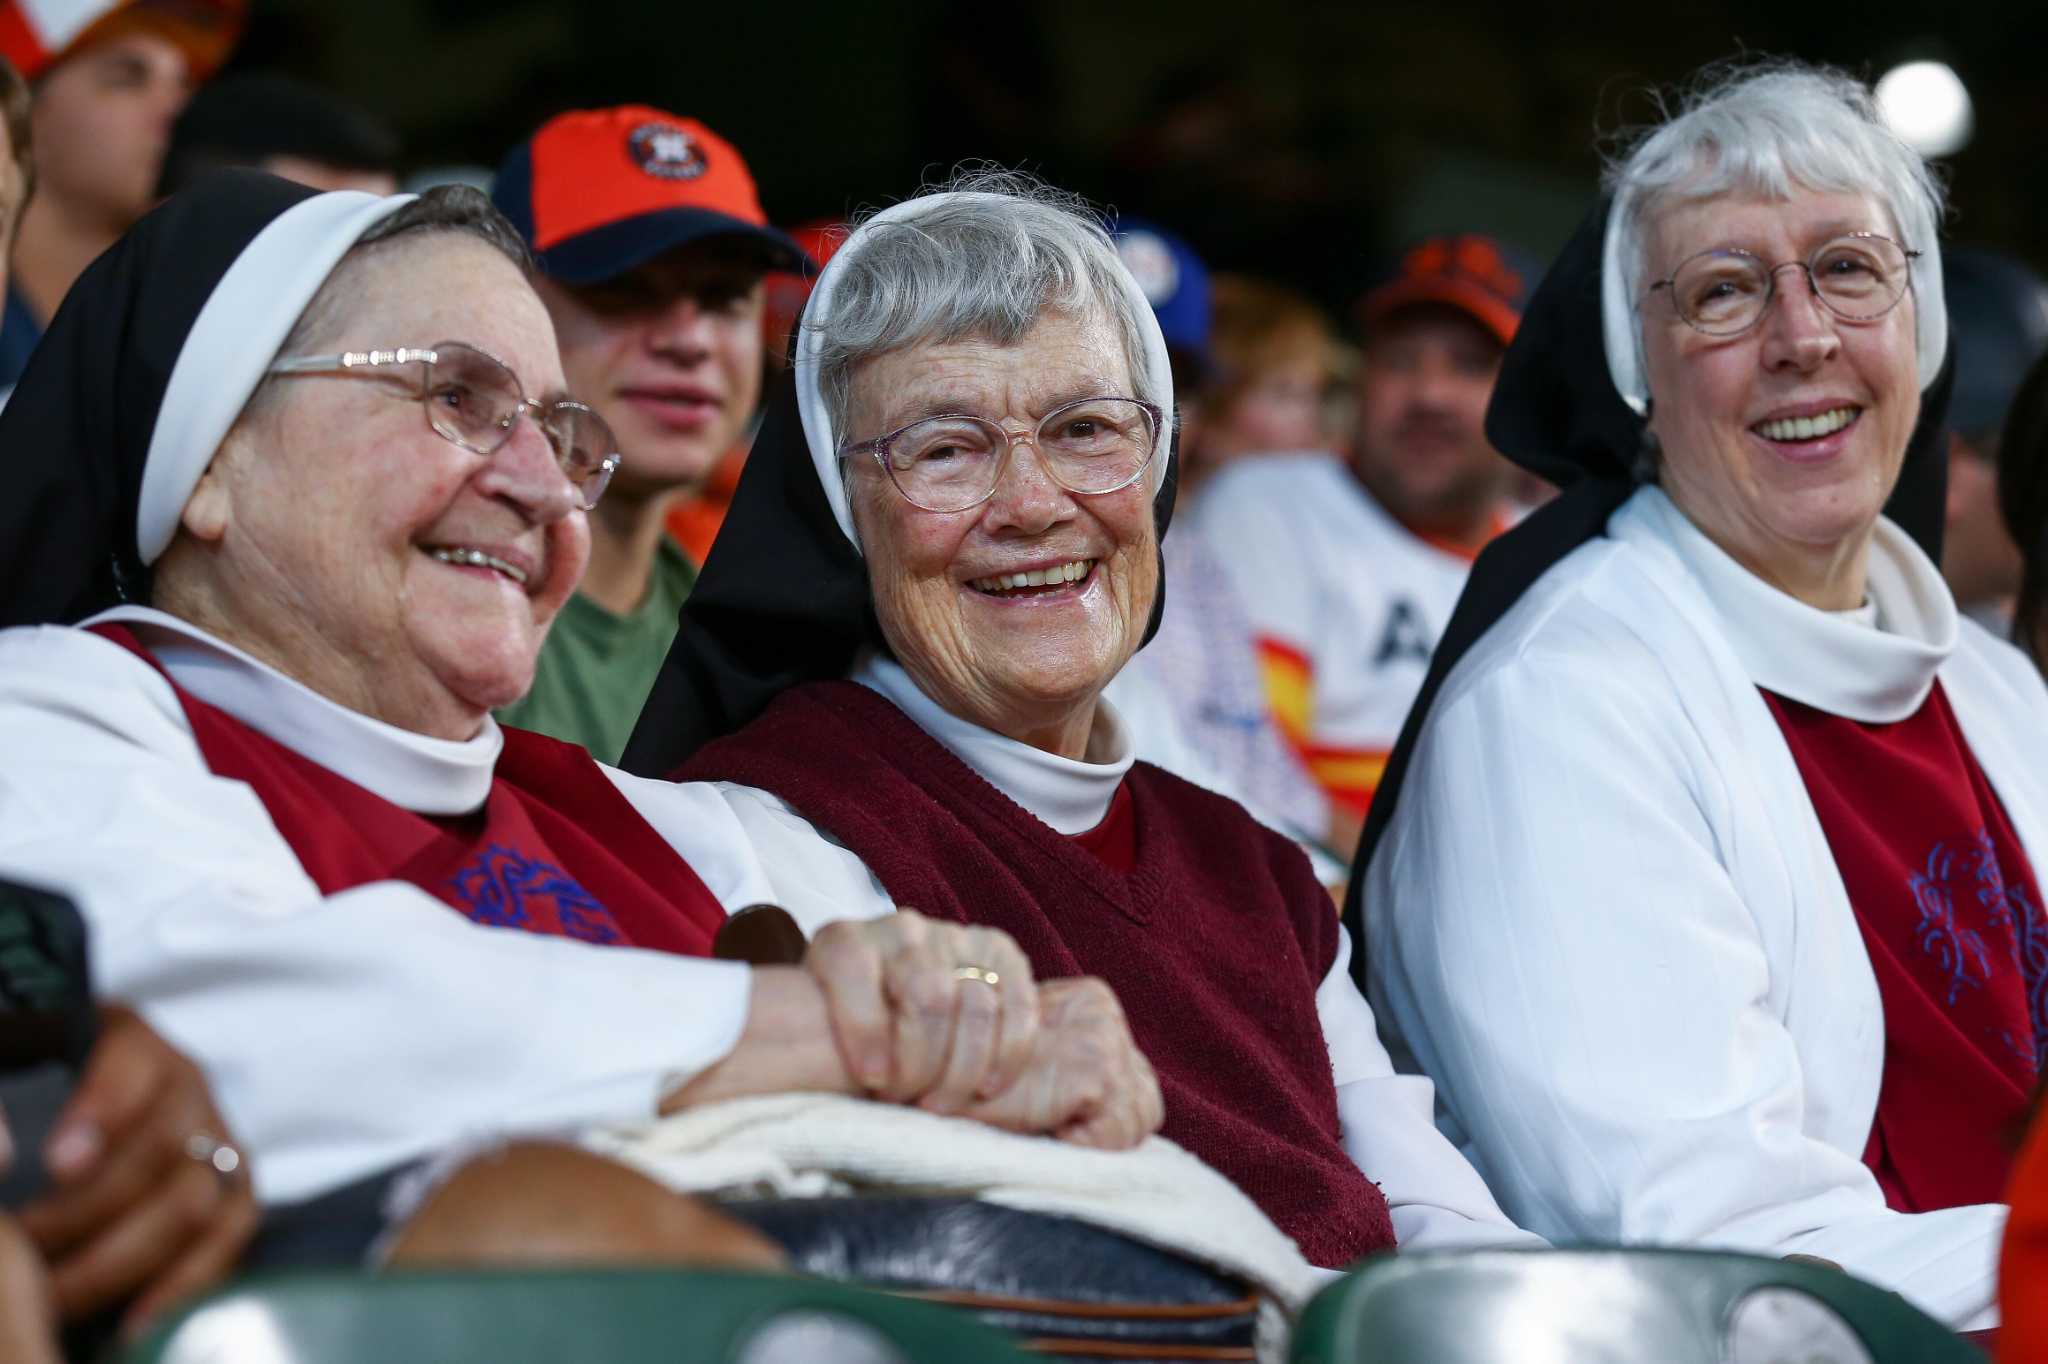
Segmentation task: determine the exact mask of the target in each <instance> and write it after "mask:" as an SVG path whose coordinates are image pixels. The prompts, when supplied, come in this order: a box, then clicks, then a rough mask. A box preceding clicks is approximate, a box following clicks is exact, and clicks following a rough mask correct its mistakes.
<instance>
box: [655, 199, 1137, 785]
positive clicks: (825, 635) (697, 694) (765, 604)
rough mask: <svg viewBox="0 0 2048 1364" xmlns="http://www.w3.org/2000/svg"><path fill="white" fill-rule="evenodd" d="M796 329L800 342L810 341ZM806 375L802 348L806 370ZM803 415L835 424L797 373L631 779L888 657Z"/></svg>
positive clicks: (768, 423) (846, 249)
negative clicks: (859, 659)
mask: <svg viewBox="0 0 2048 1364" xmlns="http://www.w3.org/2000/svg"><path fill="white" fill-rule="evenodd" d="M946 197H948V196H945V195H927V196H924V197H922V198H918V199H910V200H906V201H905V202H903V203H901V204H898V205H896V206H895V207H894V208H891V209H888V210H885V211H884V212H883V213H881V214H879V215H877V216H876V217H875V218H873V219H870V220H869V222H868V223H867V224H864V225H863V226H862V228H861V229H860V230H859V231H857V232H856V233H855V234H854V235H853V236H852V237H850V238H849V239H848V240H847V242H846V243H845V244H844V245H843V246H841V247H840V249H839V251H838V253H837V254H835V255H834V256H833V258H832V262H831V263H830V264H829V265H827V266H826V268H825V273H824V275H823V276H822V277H821V278H820V280H819V282H818V288H817V290H816V292H814V293H813V294H812V295H811V298H810V301H809V303H808V304H806V307H805V315H804V319H803V322H802V323H800V324H799V325H800V326H803V327H810V326H811V324H813V323H814V322H815V320H816V319H815V317H814V311H815V310H816V309H818V308H819V307H821V306H829V299H830V297H831V291H832V288H833V285H834V283H835V280H836V277H837V274H838V272H839V271H841V270H844V269H845V268H846V265H847V262H848V261H849V260H850V259H852V257H853V256H854V255H856V254H857V253H858V251H859V250H860V246H861V235H862V233H864V232H868V231H871V230H873V229H875V228H876V227H878V226H886V225H888V224H889V223H891V222H901V221H903V220H905V219H914V218H915V216H916V215H917V213H918V212H919V211H920V208H921V206H925V205H929V204H931V203H933V202H935V201H937V200H941V199H944V198H946ZM1111 259H1113V260H1114V259H1115V257H1114V255H1113V254H1112V257H1111ZM1115 268H1116V270H1117V271H1118V272H1119V275H1118V277H1119V280H1120V281H1121V282H1122V284H1123V286H1124V288H1125V292H1126V294H1127V295H1128V296H1129V298H1130V299H1131V300H1132V302H1133V305H1134V306H1133V315H1134V316H1135V317H1136V319H1137V322H1138V325H1139V326H1140V327H1141V328H1143V329H1145V335H1144V336H1143V337H1142V338H1140V339H1141V340H1142V342H1143V343H1144V348H1145V350H1146V352H1147V364H1148V365H1149V367H1150V368H1151V369H1152V370H1153V371H1154V373H1153V375H1152V384H1153V386H1154V387H1153V391H1154V392H1155V393H1161V394H1163V395H1164V398H1165V402H1164V403H1163V404H1162V405H1163V406H1166V407H1169V408H1170V407H1171V399H1172V382H1171V378H1170V372H1169V367H1168V365H1167V361H1166V343H1165V340H1164V338H1163V337H1162V336H1161V335H1160V334H1159V324H1158V321H1157V320H1156V319H1155V318H1154V317H1153V314H1152V308H1151V305H1150V304H1149V303H1148V302H1146V300H1145V296H1144V293H1143V291H1142V290H1141V289H1139V287H1138V284H1137V282H1136V281H1135V280H1133V279H1130V278H1129V271H1127V270H1125V269H1124V267H1123V265H1122V263H1121V261H1118V262H1117V264H1116V267H1115ZM799 335H800V338H804V339H800V341H799V346H800V347H801V346H802V345H803V344H804V340H807V339H808V335H809V334H808V333H804V332H800V333H799ZM804 372H805V371H804V360H803V353H802V351H801V349H800V350H799V356H798V373H799V375H802V374H804ZM807 415H808V417H809V419H810V425H811V426H812V427H814V428H816V429H817V431H819V432H826V431H828V430H829V419H828V418H827V417H826V416H825V415H824V404H823V400H822V399H821V398H820V397H819V395H818V393H817V391H816V388H815V384H814V383H812V384H811V386H810V387H808V388H806V387H804V386H803V385H800V384H799V383H798V382H796V381H795V380H794V379H793V378H792V379H784V380H782V381H780V382H778V383H777V384H776V385H775V390H774V392H773V394H772V395H771V396H770V398H769V400H768V408H767V412H766V415H765V416H764V418H763V420H762V423H761V430H760V433H759V434H758V435H757V436H756V437H755V439H754V446H753V450H752V451H751V453H749V454H748V456H747V463H746V469H745V471H744V472H742V473H741V475H740V482H739V487H738V488H737V489H736V490H735V492H734V494H733V501H732V507H731V509H730V510H729V511H728V512H727V513H726V518H725V522H724V524H723V525H722V526H721V527H720V528H719V532H718V538H717V539H716V540H715V541H713V543H712V546H711V553H710V554H709V555H708V556H706V558H705V561H704V569H703V572H702V573H700V574H699V575H698V578H697V582H696V585H695V586H694V587H692V588H691V589H690V595H689V597H688V599H687V600H685V601H684V603H683V608H682V612H681V616H680V618H679V624H678V628H677V630H676V637H675V642H674V643H673V644H672V645H671V646H670V647H669V653H668V657H667V658H666V659H665V660H664V661H663V662H662V665H661V671H660V672H659V673H658V674H656V676H655V679H654V687H653V689H652V691H651V692H650V693H649V694H648V697H647V703H646V705H645V706H644V707H643V708H642V709H641V712H640V721H639V723H638V724H637V725H636V726H634V729H633V737H632V739H631V741H630V742H628V743H627V745H626V751H625V754H624V756H623V757H622V758H621V759H620V760H619V765H620V766H621V767H623V768H624V769H625V770H626V771H628V772H633V773H637V774H639V775H641V776H649V777H661V776H667V775H668V774H669V773H671V772H673V771H675V770H676V769H677V768H678V767H680V766H681V765H682V764H683V763H684V762H685V761H686V760H687V759H688V758H689V757H690V755H691V754H693V753H695V752H696V751H697V750H698V749H699V748H701V747H702V746H703V745H705V744H706V743H709V742H710V741H711V740H713V739H716V738H718V737H720V736H721V735H725V734H730V733H732V732H733V731H735V730H737V729H739V728H741V727H742V726H744V725H745V724H746V723H747V722H748V721H750V720H752V719H753V718H754V717H755V716H756V715H759V714H760V713H761V711H762V710H763V709H764V708H765V707H766V706H767V705H768V703H769V702H770V701H771V700H773V699H774V698H775V696H776V695H777V694H778V693H780V692H782V691H784V690H786V689H788V688H790V687H793V686H795V685H797V684H798V683H800V682H812V681H821V680H825V679H829V678H838V677H844V676H846V674H847V673H848V671H850V670H851V668H852V666H853V663H854V660H855V657H856V656H857V655H858V654H859V653H860V651H861V650H862V649H863V648H870V647H871V648H876V649H881V650H886V648H887V645H886V644H885V642H884V641H883V639H882V634H881V629H880V627H879V625H877V623H876V621H875V610H874V598H873V595H872V594H871V593H870V591H869V588H868V571H867V564H866V561H865V560H863V559H862V557H861V555H860V552H859V550H858V549H856V548H855V547H854V544H853V542H852V541H851V540H850V539H849V538H848V532H847V531H846V529H845V528H844V526H843V525H842V523H841V520H840V517H841V514H842V511H843V508H842V509H837V510H835V508H834V506H833V503H832V498H833V496H835V495H840V494H841V489H840V486H839V485H838V483H837V479H836V473H835V472H834V471H835V470H836V458H835V457H834V456H832V455H831V454H830V453H829V452H827V453H826V454H824V455H821V454H820V453H819V452H818V450H816V449H814V447H813V436H812V434H811V432H809V431H807V429H806V416H807ZM819 439H820V440H824V439H825V437H823V436H820V437H819ZM1155 458H1157V459H1159V460H1161V461H1163V462H1164V463H1163V469H1162V473H1161V475H1160V481H1159V483H1158V485H1157V487H1156V488H1155V490H1154V492H1153V498H1152V508H1153V519H1154V522H1155V524H1156V526H1157V528H1158V533H1159V536H1160V537H1161V539H1162V540H1163V539H1164V537H1165V535H1166V527H1167V524H1168V522H1169V521H1170V520H1171V519H1172V516H1173V499H1174V489H1175V485H1176V482H1177V474H1178V460H1177V458H1176V457H1175V455H1174V453H1173V452H1172V451H1171V450H1170V449H1161V450H1160V451H1159V453H1158V454H1157V455H1156V456H1155ZM828 480H829V482H828ZM1162 569H1163V561H1162ZM1165 604H1166V580H1165V574H1164V572H1163V571H1162V572H1161V574H1160V583H1159V594H1158V596H1157V598H1155V600H1154V601H1153V604H1152V616H1151V620H1150V621H1149V622H1148V623H1147V625H1146V629H1145V639H1146V640H1147V641H1149V640H1150V639H1151V638H1152V635H1153V633H1154V632H1156V631H1157V630H1158V628H1159V619H1160V613H1161V612H1162V611H1163V610H1164V608H1165Z"/></svg>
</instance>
